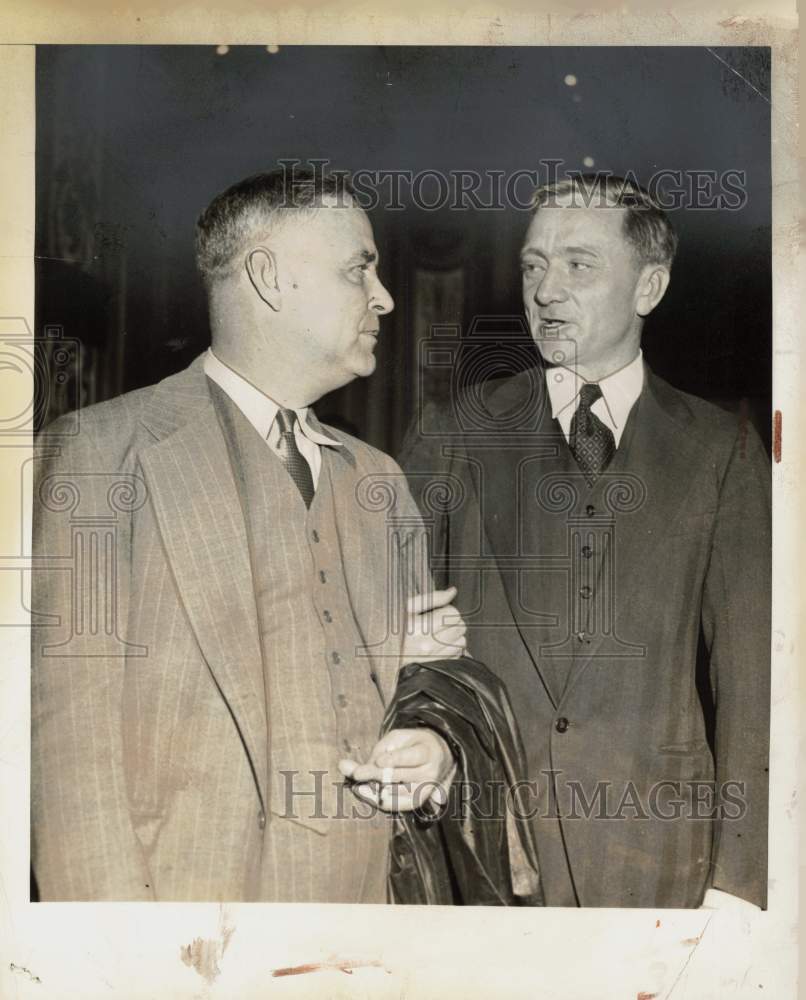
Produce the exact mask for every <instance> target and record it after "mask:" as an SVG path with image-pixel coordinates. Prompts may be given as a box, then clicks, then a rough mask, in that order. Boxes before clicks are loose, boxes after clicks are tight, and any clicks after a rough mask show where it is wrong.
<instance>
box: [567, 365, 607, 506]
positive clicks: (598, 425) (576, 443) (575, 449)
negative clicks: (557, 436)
mask: <svg viewBox="0 0 806 1000" xmlns="http://www.w3.org/2000/svg"><path fill="white" fill-rule="evenodd" d="M601 397H602V390H601V389H600V388H599V386H598V385H597V384H596V383H595V382H587V383H585V385H583V386H582V389H581V390H580V393H579V406H578V407H577V411H576V413H575V414H574V416H573V418H572V420H571V433H570V435H569V440H568V443H569V445H570V447H571V451H572V453H573V456H574V458H575V459H576V461H577V465H578V466H579V467H580V469H581V470H582V472H583V474H584V476H585V482H586V483H587V484H588V486H593V484H594V482H595V481H596V477H597V476H598V475H599V474H600V473H601V472H602V471H603V470H604V469H606V468H607V466H608V463H609V462H610V459H611V458H612V457H613V454H614V453H615V450H616V439H615V438H614V437H613V432H612V431H611V430H610V428H609V427H605V425H604V424H603V423H602V421H601V420H600V419H599V418H598V417H597V416H596V414H595V413H593V412H592V411H591V407H592V406H593V404H594V403H595V402H596V400H597V399H601Z"/></svg>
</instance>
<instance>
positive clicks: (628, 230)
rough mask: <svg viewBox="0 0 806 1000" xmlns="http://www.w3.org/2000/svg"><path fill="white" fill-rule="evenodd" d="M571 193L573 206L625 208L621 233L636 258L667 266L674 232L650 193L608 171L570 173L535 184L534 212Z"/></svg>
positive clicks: (674, 248)
mask: <svg viewBox="0 0 806 1000" xmlns="http://www.w3.org/2000/svg"><path fill="white" fill-rule="evenodd" d="M568 196H570V197H571V204H572V206H574V207H587V206H590V205H594V206H596V205H602V206H605V205H612V206H618V207H621V208H625V209H626V210H627V211H626V212H625V213H624V235H625V237H626V238H627V241H628V242H629V243H630V244H631V246H632V248H633V250H634V251H635V255H636V258H637V259H638V262H639V263H640V264H641V265H642V266H643V265H645V264H663V265H664V266H665V267H667V268H671V266H672V261H673V260H674V255H675V253H676V251H677V235H676V233H675V231H674V229H673V228H672V223H671V222H670V220H669V217H668V215H667V214H666V212H664V210H663V209H662V208H661V207H660V205H658V203H657V202H656V201H655V199H654V198H653V197H652V195H650V193H649V192H648V191H646V190H644V188H642V187H641V186H640V185H639V184H637V183H636V182H634V181H631V180H627V179H625V178H624V177H614V176H612V175H611V174H606V173H597V174H572V175H571V176H569V177H565V178H563V179H562V180H559V181H554V182H553V183H550V184H544V185H542V186H541V187H539V188H538V189H537V190H536V191H535V193H534V196H533V198H532V208H533V210H534V211H535V212H537V211H539V210H540V209H541V208H543V207H544V206H547V205H554V204H557V203H558V202H559V200H560V199H565V198H567V197H568Z"/></svg>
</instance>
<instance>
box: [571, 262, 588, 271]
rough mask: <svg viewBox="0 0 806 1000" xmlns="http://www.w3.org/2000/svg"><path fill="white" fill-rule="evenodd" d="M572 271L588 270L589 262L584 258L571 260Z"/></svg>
mask: <svg viewBox="0 0 806 1000" xmlns="http://www.w3.org/2000/svg"><path fill="white" fill-rule="evenodd" d="M571 270H572V271H588V270H590V264H588V263H587V262H586V261H584V260H572V261H571Z"/></svg>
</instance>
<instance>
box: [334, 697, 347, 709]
mask: <svg viewBox="0 0 806 1000" xmlns="http://www.w3.org/2000/svg"><path fill="white" fill-rule="evenodd" d="M336 701H337V702H338V703H339V707H340V708H347V706H348V705H349V702H348V701H347V698H346V697H345V695H343V694H340V695H339V696H338V698H337V699H336Z"/></svg>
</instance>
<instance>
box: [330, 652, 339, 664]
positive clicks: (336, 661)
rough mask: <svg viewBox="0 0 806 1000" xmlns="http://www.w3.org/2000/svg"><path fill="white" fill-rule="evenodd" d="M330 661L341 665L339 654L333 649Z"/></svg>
mask: <svg viewBox="0 0 806 1000" xmlns="http://www.w3.org/2000/svg"><path fill="white" fill-rule="evenodd" d="M330 659H331V660H333V662H334V663H337V664H338V663H341V657H340V656H339V654H338V653H337V652H336V650H335V649H334V650H333V652H332V653H331V654H330Z"/></svg>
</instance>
